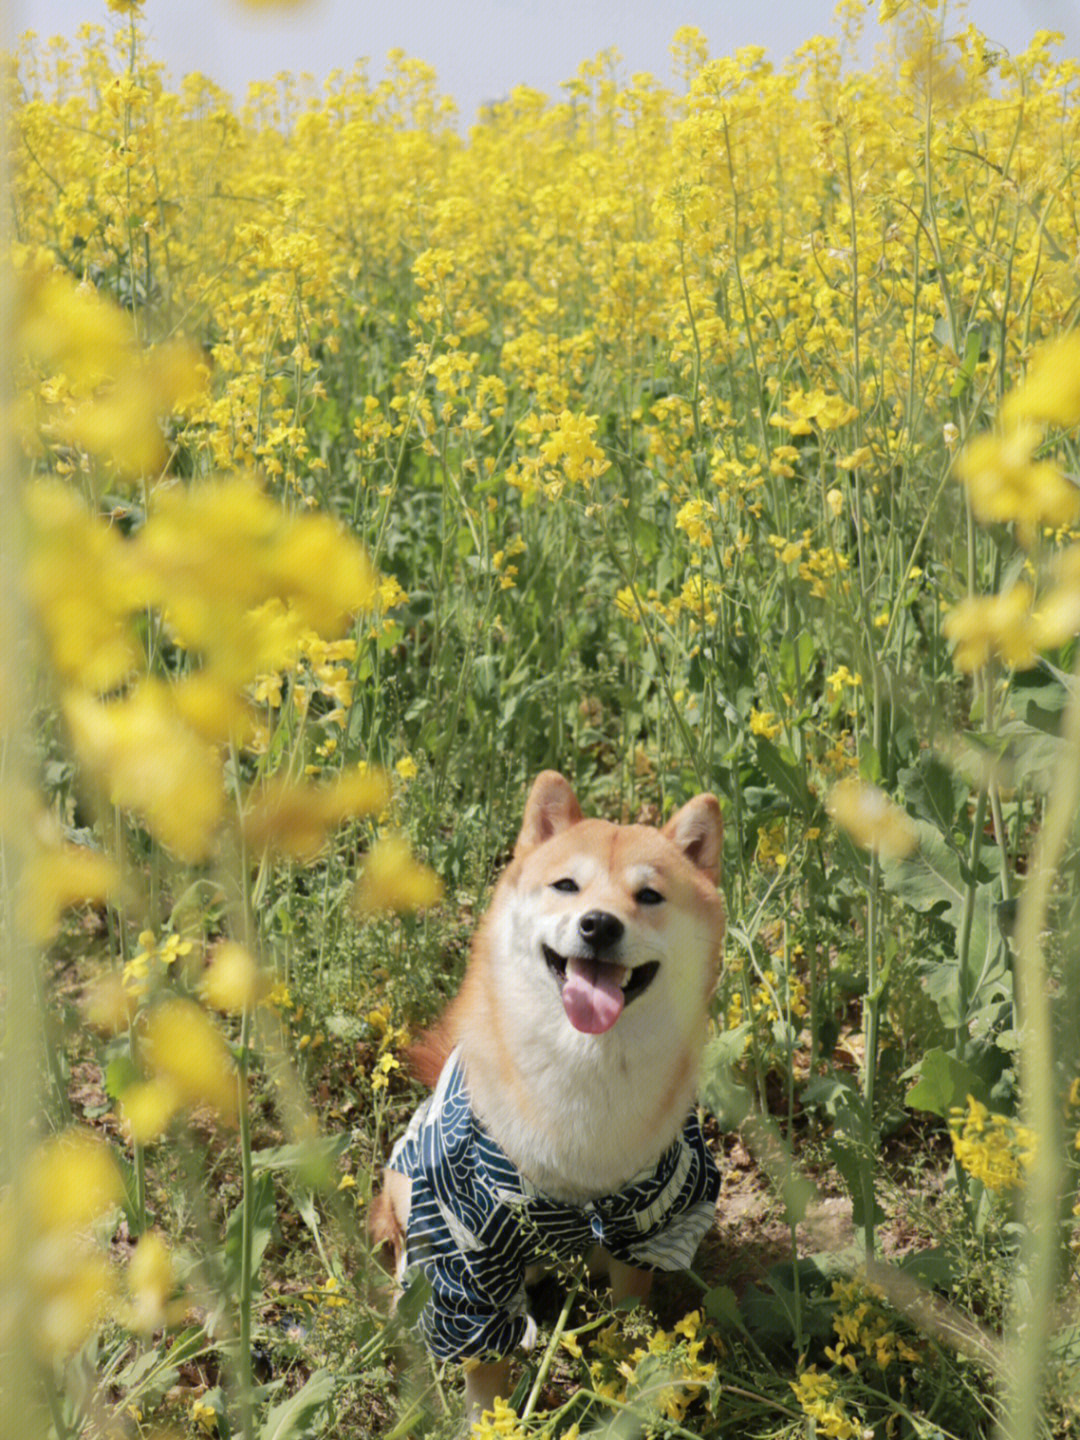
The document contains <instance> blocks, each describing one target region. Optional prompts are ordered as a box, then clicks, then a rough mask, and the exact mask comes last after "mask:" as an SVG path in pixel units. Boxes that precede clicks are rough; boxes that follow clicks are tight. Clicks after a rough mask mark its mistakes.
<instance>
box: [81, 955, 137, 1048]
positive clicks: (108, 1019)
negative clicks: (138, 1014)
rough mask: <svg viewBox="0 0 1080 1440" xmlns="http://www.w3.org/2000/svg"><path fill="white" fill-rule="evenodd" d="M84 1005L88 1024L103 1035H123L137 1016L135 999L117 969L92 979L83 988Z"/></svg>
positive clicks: (82, 1007) (83, 1009) (82, 1003)
mask: <svg viewBox="0 0 1080 1440" xmlns="http://www.w3.org/2000/svg"><path fill="white" fill-rule="evenodd" d="M81 1009H82V1013H83V1015H84V1016H85V1017H86V1022H87V1024H88V1025H90V1026H92V1027H93V1029H95V1030H98V1031H100V1032H101V1034H103V1035H119V1034H120V1032H121V1031H122V1030H126V1029H127V1027H128V1026H129V1025H130V1024H131V1021H132V1019H133V1018H134V1016H135V1009H136V1005H135V999H134V997H133V996H132V995H131V993H130V992H129V990H128V989H127V988H126V987H125V985H124V982H123V979H122V978H121V976H120V975H119V974H118V972H117V971H115V970H111V971H109V973H108V974H106V975H100V976H98V978H97V979H96V980H92V981H91V982H90V983H89V985H87V987H86V989H85V991H84V992H83V997H82V1002H81Z"/></svg>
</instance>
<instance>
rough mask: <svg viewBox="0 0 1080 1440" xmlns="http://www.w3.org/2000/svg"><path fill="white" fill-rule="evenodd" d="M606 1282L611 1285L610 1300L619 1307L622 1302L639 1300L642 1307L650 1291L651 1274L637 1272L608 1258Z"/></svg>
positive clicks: (641, 1271) (649, 1272) (643, 1271)
mask: <svg viewBox="0 0 1080 1440" xmlns="http://www.w3.org/2000/svg"><path fill="white" fill-rule="evenodd" d="M608 1280H609V1281H610V1283H611V1299H612V1301H613V1302H614V1304H616V1305H619V1304H621V1303H622V1301H624V1300H640V1301H641V1303H642V1304H643V1305H644V1304H645V1302H646V1300H648V1298H649V1293H650V1291H651V1290H652V1283H653V1272H652V1271H651V1270H639V1269H637V1267H636V1266H634V1265H627V1264H626V1263H625V1261H623V1260H616V1259H615V1256H614V1255H612V1256H610V1257H609V1268H608Z"/></svg>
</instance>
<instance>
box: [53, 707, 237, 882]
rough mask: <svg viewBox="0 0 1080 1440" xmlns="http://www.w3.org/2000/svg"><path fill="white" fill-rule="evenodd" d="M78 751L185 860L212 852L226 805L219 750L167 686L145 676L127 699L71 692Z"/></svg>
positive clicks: (108, 794) (69, 711)
mask: <svg viewBox="0 0 1080 1440" xmlns="http://www.w3.org/2000/svg"><path fill="white" fill-rule="evenodd" d="M64 714H65V716H66V718H67V722H68V726H69V729H70V731H71V737H72V741H73V744H74V746H75V750H76V753H77V754H78V756H79V758H80V760H81V761H82V762H83V764H84V765H85V766H86V767H87V769H88V770H89V771H90V773H91V774H92V775H93V776H94V778H95V779H96V780H97V781H98V782H99V784H100V785H101V786H102V788H103V790H104V791H105V798H106V799H107V800H108V801H109V802H111V803H112V804H116V805H119V806H121V807H122V808H123V809H125V810H132V811H134V812H135V814H137V815H138V816H139V817H140V818H141V819H142V820H143V821H144V822H145V824H146V826H147V828H148V829H149V830H150V831H151V833H152V834H153V835H154V836H155V837H156V838H157V839H158V840H160V841H161V842H162V844H163V845H166V846H168V847H169V848H170V849H171V850H175V851H176V853H177V854H178V855H179V856H180V857H181V859H184V860H202V859H204V858H205V857H206V855H207V854H208V852H209V850H210V847H211V844H212V842H213V839H214V834H215V831H216V830H217V827H218V824H219V822H220V820H221V817H222V814H223V812H224V808H225V793H224V788H223V784H222V778H221V765H220V762H219V760H218V757H217V754H216V752H215V751H214V750H213V748H212V747H210V746H209V745H208V744H207V743H206V742H205V741H204V740H202V739H201V738H200V737H199V736H198V735H196V734H195V733H194V731H192V730H191V729H189V728H188V726H187V725H185V723H184V721H183V720H182V719H181V718H180V716H179V715H178V713H177V711H176V709H175V707H174V706H173V704H172V701H171V697H170V695H169V689H168V686H166V685H165V684H163V683H162V682H160V681H153V680H146V681H144V682H143V683H142V684H141V685H140V686H138V688H137V689H135V690H134V691H132V693H131V694H130V695H128V696H126V697H125V698H123V699H121V700H114V701H110V702H108V703H104V704H103V703H102V702H100V701H98V700H96V699H94V698H93V697H92V696H91V695H88V694H86V693H85V692H83V691H75V690H70V691H68V693H67V695H66V696H65V697H64Z"/></svg>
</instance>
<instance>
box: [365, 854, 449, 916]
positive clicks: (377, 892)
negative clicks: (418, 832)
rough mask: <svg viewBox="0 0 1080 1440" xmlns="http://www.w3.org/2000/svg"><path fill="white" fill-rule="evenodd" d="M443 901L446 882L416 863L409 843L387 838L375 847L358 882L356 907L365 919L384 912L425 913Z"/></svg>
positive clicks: (424, 866)
mask: <svg viewBox="0 0 1080 1440" xmlns="http://www.w3.org/2000/svg"><path fill="white" fill-rule="evenodd" d="M441 898H442V882H441V880H440V879H439V877H438V876H437V875H436V874H435V872H434V871H433V870H430V869H429V868H428V867H427V866H426V865H421V864H420V863H419V862H418V861H416V860H414V859H413V856H412V852H411V851H410V849H409V844H408V841H407V840H405V839H404V838H403V837H402V836H400V835H384V836H382V837H381V838H380V839H379V840H377V841H376V842H375V844H374V845H373V846H372V847H371V850H370V851H369V852H368V855H367V857H366V859H365V860H364V862H363V868H362V869H361V871H360V877H359V879H358V880H357V882H356V890H355V892H354V896H353V903H354V905H355V907H356V909H357V910H358V911H359V913H360V914H362V915H368V914H373V913H376V912H378V911H380V910H398V911H410V910H422V909H424V907H425V906H428V905H434V904H436V903H437V902H438V901H439V900H440V899H441Z"/></svg>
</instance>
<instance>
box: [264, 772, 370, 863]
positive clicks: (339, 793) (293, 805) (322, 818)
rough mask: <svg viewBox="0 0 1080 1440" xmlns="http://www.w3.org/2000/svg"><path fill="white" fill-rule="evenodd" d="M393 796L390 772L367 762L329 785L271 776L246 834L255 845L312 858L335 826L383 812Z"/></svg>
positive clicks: (303, 857)
mask: <svg viewBox="0 0 1080 1440" xmlns="http://www.w3.org/2000/svg"><path fill="white" fill-rule="evenodd" d="M390 798H391V790H390V784H389V781H388V780H387V778H386V776H385V775H384V774H383V772H382V771H381V770H371V769H368V768H367V767H366V766H357V767H355V768H354V769H352V770H347V771H345V772H344V773H343V774H341V775H340V776H338V777H337V779H335V780H332V781H329V782H327V783H325V784H314V785H312V784H297V783H294V782H293V781H291V780H272V781H270V782H269V783H268V784H267V785H266V786H265V788H264V790H263V793H262V794H261V796H260V797H259V799H258V800H257V801H256V803H255V804H254V806H253V807H252V809H251V811H250V812H249V813H248V815H247V816H246V817H245V819H244V834H245V836H246V837H247V839H248V842H249V843H250V844H252V845H254V846H256V847H262V846H269V847H271V848H272V849H274V850H277V851H279V852H280V853H282V854H285V855H291V856H293V857H294V858H295V859H297V860H311V859H314V857H315V856H316V855H317V854H318V853H319V851H320V850H321V849H322V847H323V845H324V844H325V843H326V837H327V835H328V834H329V832H330V831H331V830H333V829H334V828H335V827H336V826H338V825H340V824H342V823H343V822H344V821H345V820H348V819H350V818H352V817H355V816H362V815H378V814H380V813H381V812H382V811H383V810H385V808H386V806H387V805H388V804H389V803H390Z"/></svg>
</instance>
